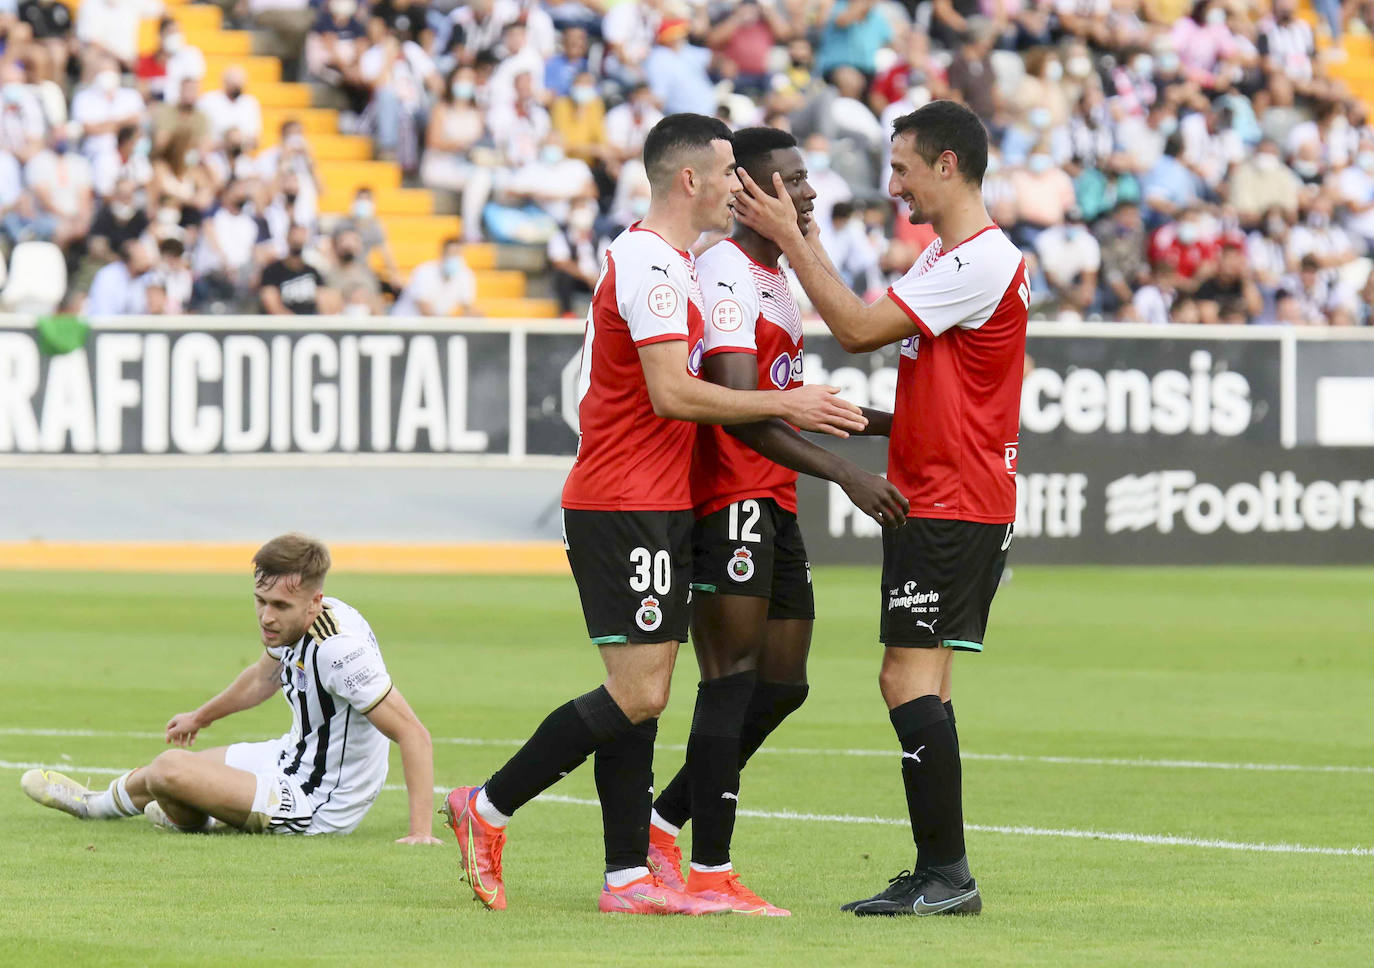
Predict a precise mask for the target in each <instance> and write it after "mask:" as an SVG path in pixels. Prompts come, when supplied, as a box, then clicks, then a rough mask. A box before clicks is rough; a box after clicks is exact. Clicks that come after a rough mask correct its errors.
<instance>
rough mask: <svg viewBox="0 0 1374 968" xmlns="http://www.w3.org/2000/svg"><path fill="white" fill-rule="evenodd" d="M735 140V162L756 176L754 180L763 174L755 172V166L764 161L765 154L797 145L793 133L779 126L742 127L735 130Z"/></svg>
mask: <svg viewBox="0 0 1374 968" xmlns="http://www.w3.org/2000/svg"><path fill="white" fill-rule="evenodd" d="M733 140H734V142H735V164H736V165H738V166H739V167H740V168H743V169H744V170H745V171H747V172H749V174H750V175H752V176H754V181H758V180H759V179H758V177H757V176H758V175H759V174H763V173H761V172H755V171H754V166H755V165H757V164H758V163H759V162H761V161H763V159H764V156H766V155H768V154H769V153H770V152H774V151H782V150H783V149H786V148H795V147H797V139H796V138H794V137H793V136H792V133H791V132H789V131H783V130H781V129H779V128H768V127H757V128H740V129H739V130H738V131H736V132H735V134H734V139H733Z"/></svg>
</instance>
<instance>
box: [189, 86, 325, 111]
mask: <svg viewBox="0 0 1374 968" xmlns="http://www.w3.org/2000/svg"><path fill="white" fill-rule="evenodd" d="M211 86H212V85H208V84H207V85H206V86H205V87H206V90H209V89H210V87H211ZM213 86H215V87H218V86H219V85H213ZM248 89H249V90H250V91H251V92H252V93H253V96H254V97H256V98H257V99H258V103H259V104H261V105H262V106H263V108H264V109H266V108H308V107H310V85H309V84H284V83H283V84H266V85H250V86H249V88H248Z"/></svg>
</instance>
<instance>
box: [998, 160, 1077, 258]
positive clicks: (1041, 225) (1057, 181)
mask: <svg viewBox="0 0 1374 968" xmlns="http://www.w3.org/2000/svg"><path fill="white" fill-rule="evenodd" d="M1011 180H1012V185H1013V186H1015V189H1016V198H1017V207H1016V225H1015V227H1014V228H1013V229H1012V238H1013V239H1015V240H1016V242H1017V244H1018V245H1020V246H1022V247H1023V248H1034V246H1035V239H1036V237H1037V236H1038V235H1039V234H1040V233H1041V232H1043V231H1044V230H1045V229H1047V228H1049V227H1050V226H1052V225H1059V224H1060V223H1062V222H1063V221H1064V219H1065V217H1066V216H1067V215H1068V213H1069V210H1070V209H1072V208H1073V207H1074V205H1075V204H1076V202H1077V197H1076V196H1075V194H1074V190H1073V179H1072V178H1070V177H1069V175H1068V173H1067V172H1066V171H1064V169H1062V168H1059V167H1057V166H1056V165H1055V163H1054V159H1053V158H1052V157H1051V156H1050V153H1049V151H1048V150H1046V149H1045V147H1043V146H1042V147H1040V148H1037V149H1036V150H1035V151H1034V152H1032V153H1031V155H1030V157H1029V158H1028V159H1027V160H1026V166H1025V167H1024V168H1018V169H1017V170H1015V171H1014V172H1012V175H1011Z"/></svg>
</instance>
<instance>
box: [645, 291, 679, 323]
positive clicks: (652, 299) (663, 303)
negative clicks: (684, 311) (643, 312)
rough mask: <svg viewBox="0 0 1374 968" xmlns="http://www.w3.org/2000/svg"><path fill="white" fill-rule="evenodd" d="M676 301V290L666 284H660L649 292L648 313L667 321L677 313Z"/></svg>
mask: <svg viewBox="0 0 1374 968" xmlns="http://www.w3.org/2000/svg"><path fill="white" fill-rule="evenodd" d="M678 301H679V296H678V293H677V290H676V289H674V288H673V287H672V286H670V285H668V284H667V283H666V282H660V283H659V284H658V285H656V286H654V288H652V289H650V290H649V298H648V302H649V312H651V313H653V314H654V315H655V316H657V317H659V318H660V319H667V318H668V317H670V316H672V315H673V314H674V313H675V312H677V304H678Z"/></svg>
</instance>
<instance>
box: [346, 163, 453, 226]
mask: <svg viewBox="0 0 1374 968" xmlns="http://www.w3.org/2000/svg"><path fill="white" fill-rule="evenodd" d="M336 164H337V163H336ZM354 164H357V162H354ZM369 164H385V162H369ZM321 167H323V166H321ZM392 167H393V168H395V166H394V165H393V166H392ZM321 177H322V178H324V177H325V176H324V174H323V173H321ZM396 180H397V181H399V180H400V170H399V169H396ZM356 194H357V188H356V187H349V186H348V185H346V184H343V183H336V182H335V181H334V180H332V179H328V178H326V180H325V185H324V193H323V194H322V195H321V196H320V211H321V212H325V213H328V214H337V215H343V214H345V213H346V212H348V210H349V209H350V208H352V207H353V197H354V196H355V195H356ZM372 198H373V200H374V201H375V202H376V203H377V214H378V215H381V216H384V217H385V216H387V215H429V214H431V213H432V212H433V211H434V196H433V195H431V194H430V193H429V192H427V191H425V190H424V189H423V188H377V187H376V186H373V189H372Z"/></svg>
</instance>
